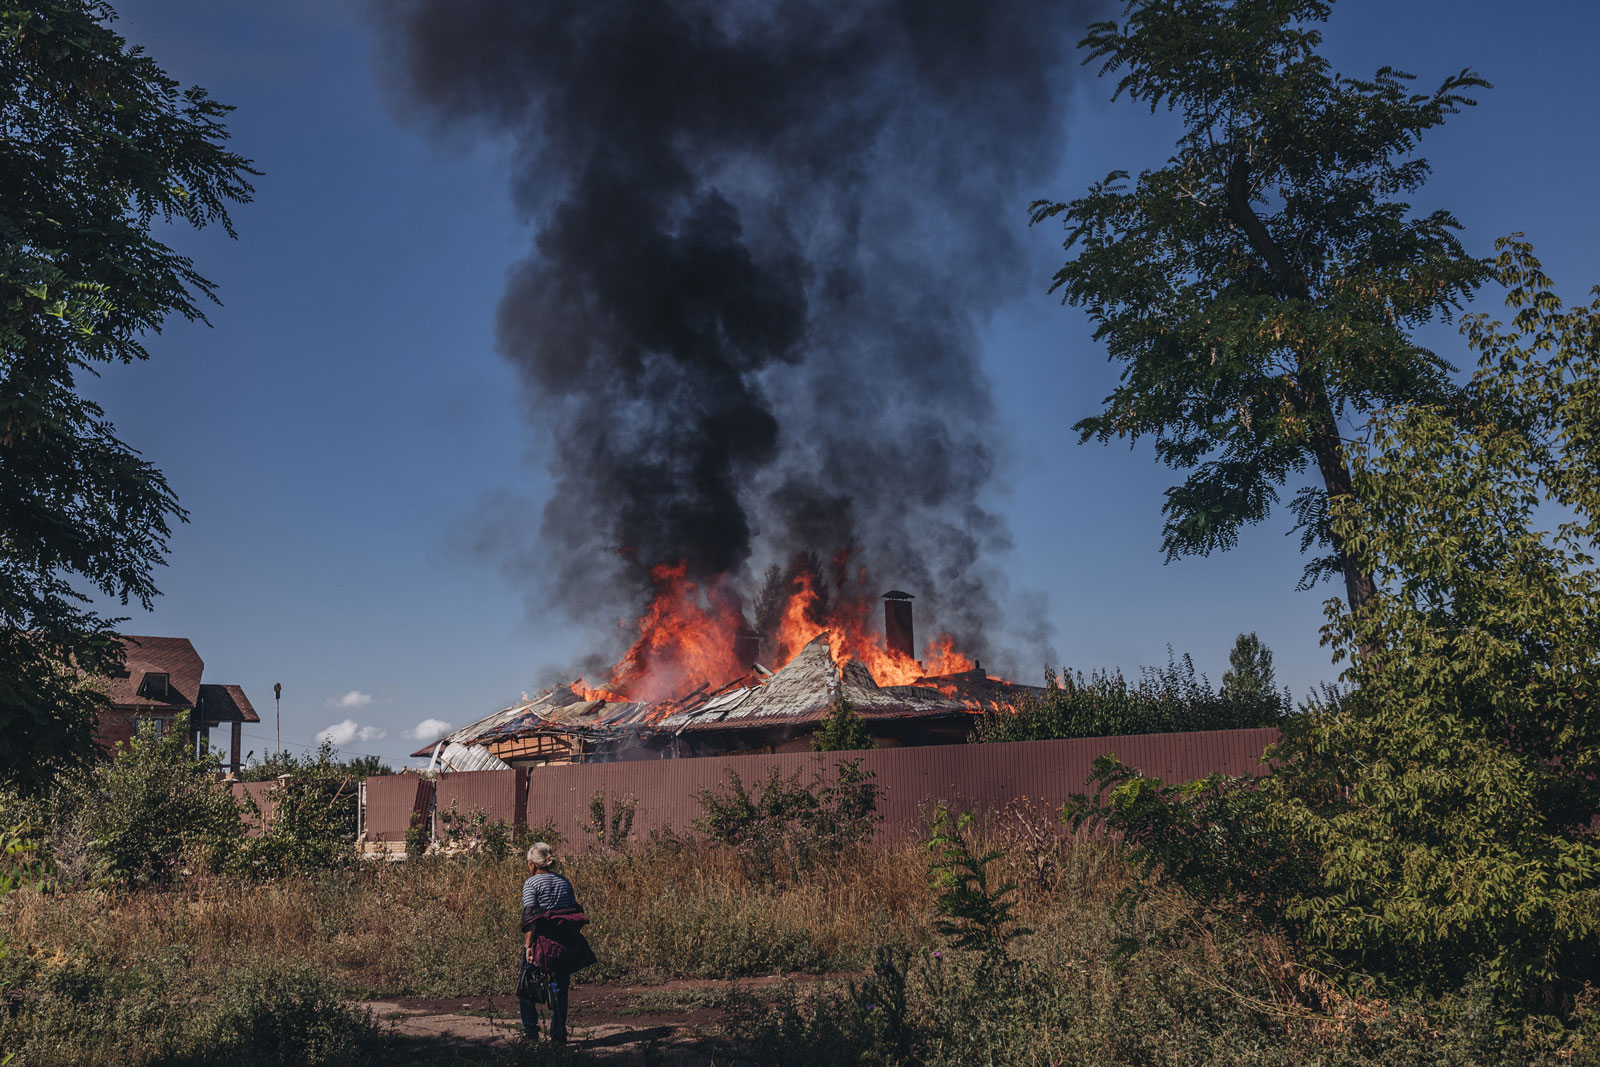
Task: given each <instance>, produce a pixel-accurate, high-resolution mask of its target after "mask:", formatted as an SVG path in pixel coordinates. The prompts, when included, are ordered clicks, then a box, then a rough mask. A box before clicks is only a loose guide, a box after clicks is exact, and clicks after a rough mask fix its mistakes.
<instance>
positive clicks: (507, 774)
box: [434, 770, 528, 829]
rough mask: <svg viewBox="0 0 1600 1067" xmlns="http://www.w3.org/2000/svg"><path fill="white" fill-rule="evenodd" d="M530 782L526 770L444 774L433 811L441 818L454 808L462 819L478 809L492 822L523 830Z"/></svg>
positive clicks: (441, 776)
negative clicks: (497, 821) (495, 821)
mask: <svg viewBox="0 0 1600 1067" xmlns="http://www.w3.org/2000/svg"><path fill="white" fill-rule="evenodd" d="M527 780H528V772H527V771H526V770H515V771H456V772H453V773H450V774H441V775H440V776H439V783H438V791H437V792H436V793H435V794H434V810H435V812H436V813H437V814H438V815H443V814H444V813H445V812H447V811H449V810H450V806H451V805H452V804H454V805H455V810H456V811H457V813H459V814H461V815H466V814H468V813H469V812H471V811H473V810H474V809H476V810H478V811H481V812H483V813H484V814H485V815H487V816H488V817H489V818H490V820H491V821H492V820H495V819H498V820H500V821H501V822H504V823H506V824H507V825H508V826H521V825H522V816H523V813H524V812H525V811H526V810H527V808H526V806H525V797H526V795H527V794H526V790H527ZM441 829H442V828H441Z"/></svg>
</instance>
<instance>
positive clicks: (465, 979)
mask: <svg viewBox="0 0 1600 1067" xmlns="http://www.w3.org/2000/svg"><path fill="white" fill-rule="evenodd" d="M1068 854H1070V855H1072V856H1077V857H1081V858H1079V859H1076V860H1073V861H1071V863H1070V864H1069V867H1070V871H1069V872H1068V873H1064V874H1063V875H1062V877H1061V879H1060V883H1061V884H1060V885H1059V886H1053V887H1050V888H1048V889H1047V888H1044V887H1038V886H1037V885H1036V884H1035V883H1032V882H1030V885H1033V886H1034V888H1033V890H1032V893H1033V896H1032V897H1031V898H1029V899H1028V900H1027V901H1025V906H1034V907H1051V906H1054V904H1055V900H1054V898H1056V897H1060V898H1061V899H1063V900H1064V899H1066V898H1067V896H1070V895H1072V894H1078V895H1082V894H1083V893H1084V892H1089V893H1094V894H1098V893H1100V892H1101V891H1102V890H1101V889H1100V888H1098V887H1097V886H1096V885H1095V884H1094V883H1095V882H1096V880H1097V879H1098V880H1102V881H1103V880H1104V879H1105V877H1106V874H1107V872H1109V871H1113V870H1120V868H1119V867H1117V866H1116V864H1115V862H1114V861H1113V860H1111V859H1110V857H1109V855H1108V854H1107V853H1106V849H1105V848H1104V846H1098V845H1082V846H1078V847H1076V848H1074V849H1070V850H1069V853H1068ZM1018 862H1025V861H1024V860H1021V859H1020V858H1019V861H1018ZM564 870H565V873H566V874H567V876H568V877H569V878H571V879H572V882H573V884H574V886H575V887H576V888H577V891H578V896H579V899H580V901H582V903H583V904H584V906H585V907H586V908H587V909H588V912H589V914H590V916H591V917H592V919H593V923H592V925H591V926H590V927H589V929H588V934H589V936H590V940H591V942H592V943H593V944H594V947H595V951H596V954H597V955H598V956H599V957H600V963H599V964H598V965H597V966H596V967H594V968H592V969H591V970H590V971H588V972H585V974H584V975H583V978H584V979H586V980H589V981H600V980H609V981H631V982H653V981H659V980H662V979H667V978H676V977H696V978H731V977H745V976H751V975H760V974H775V973H782V972H789V971H801V972H810V973H824V972H829V971H851V970H859V969H861V968H863V967H865V966H867V964H868V962H869V961H870V957H871V946H872V945H873V944H874V943H876V942H878V941H881V940H883V939H884V938H886V937H888V936H890V935H891V934H893V935H894V936H895V937H897V938H899V939H901V940H906V941H908V942H910V943H915V944H922V943H928V942H929V941H930V940H931V938H932V933H931V927H930V925H929V918H928V915H929V910H930V898H929V890H928V886H927V861H926V857H925V855H924V854H923V853H922V852H921V850H920V849H917V848H915V847H907V848H903V849H899V850H894V851H882V850H863V851H861V852H857V853H848V854H845V855H844V856H842V857H840V858H839V859H838V860H837V861H836V862H831V863H827V864H823V865H819V866H815V867H812V868H810V869H808V870H801V871H786V872H782V873H781V874H780V875H779V876H777V877H775V878H773V879H771V880H755V879H753V878H752V876H751V875H750V874H749V873H747V870H746V869H745V867H744V865H742V864H741V863H740V861H739V859H738V857H737V856H736V855H734V854H733V853H731V852H730V851H729V850H725V849H717V848H713V847H710V846H705V845H692V844H691V845H687V846H684V847H681V848H677V849H671V850H667V849H662V850H645V851H640V852H635V853H630V854H624V855H620V856H617V855H603V854H588V855H578V856H574V857H569V858H567V859H566V860H565V864H564ZM1073 872H1075V873H1073ZM526 876H527V868H526V867H525V866H524V865H523V864H522V863H521V862H520V861H518V860H514V859H507V860H498V861H496V860H482V859H477V860H469V861H460V860H453V859H445V858H428V859H425V860H422V861H413V862H407V863H401V864H370V865H366V866H363V867H360V868H357V869H354V870H336V871H329V872H323V873H320V874H314V875H306V876H295V877H284V878H279V879H276V880H272V881H268V882H265V883H255V884H252V883H247V882H243V881H240V880H236V879H229V878H209V879H197V880H191V881H189V882H187V883H184V884H183V885H181V886H178V887H174V888H171V889H167V890H143V891H138V892H105V891H95V890H87V891H81V892H77V893H71V894H63V895H46V894H39V893H31V892H25V893H21V894H17V895H14V896H13V897H11V898H8V899H7V900H6V901H5V902H4V904H3V905H0V909H3V910H0V917H3V920H4V922H5V925H6V928H7V930H8V932H9V936H10V938H11V940H12V942H13V943H14V944H18V945H23V946H31V947H32V950H33V951H35V952H39V953H44V954H46V955H54V954H58V953H60V954H66V955H67V956H92V957H94V958H96V959H98V960H102V961H104V962H106V963H107V964H109V965H112V966H129V965H132V964H134V963H137V962H138V961H140V960H143V959H147V958H149V957H150V956H151V955H153V954H157V953H160V952H163V951H169V950H172V949H174V948H177V949H180V950H181V951H183V952H186V953H190V954H192V955H193V956H195V957H196V958H199V959H224V958H226V959H230V960H244V959H251V958H262V959H295V960H299V961H302V962H305V963H307V964H310V965H313V966H316V967H317V968H318V969H319V970H320V971H321V972H322V973H324V974H326V975H328V976H329V977H330V978H331V979H332V980H333V981H335V982H337V983H338V984H339V985H340V986H341V987H342V988H344V989H346V990H348V991H350V992H352V993H359V994H364V995H385V994H432V995H455V994H473V993H484V992H490V991H493V992H503V991H504V988H505V986H506V984H507V981H508V979H507V975H508V974H511V973H512V969H513V968H514V966H515V961H516V956H517V952H518V950H519V946H520V945H521V936H520V934H519V933H518V923H519V920H520V912H521V900H520V893H521V887H522V881H523V879H524V878H525V877H526ZM1069 882H1070V883H1072V884H1071V886H1070V887H1069V886H1068V885H1067V883H1069ZM1057 890H1060V892H1057ZM1062 894H1066V896H1063V895H1062ZM1047 898H1048V899H1047Z"/></svg>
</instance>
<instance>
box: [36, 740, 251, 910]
mask: <svg viewBox="0 0 1600 1067" xmlns="http://www.w3.org/2000/svg"><path fill="white" fill-rule="evenodd" d="M63 801H64V802H66V803H69V804H70V803H78V804H82V805H83V806H84V807H85V808H86V809H87V818H88V819H89V821H90V823H91V825H92V826H93V827H94V832H95V846H94V847H95V850H96V851H97V852H98V853H99V854H100V856H101V857H102V858H103V859H104V860H105V862H106V864H107V865H108V868H109V871H110V873H111V874H112V876H114V877H115V878H117V879H118V880H120V881H124V882H131V883H136V884H139V883H150V882H155V883H160V882H166V881H170V880H172V879H173V878H175V877H177V876H179V875H181V874H188V873H199V872H200V871H206V870H218V869H221V868H222V867H223V866H224V865H226V864H227V863H228V862H229V861H231V860H232V859H233V857H234V855H235V853H236V852H237V850H238V847H239V843H240V840H241V837H242V834H243V830H242V824H241V822H240V811H239V805H238V804H237V803H235V802H234V799H233V794H232V792H231V791H230V790H229V789H228V787H227V786H226V785H225V784H223V783H222V782H220V781H218V779H217V776H216V772H215V770H214V769H213V768H212V767H211V765H210V763H209V762H208V761H207V760H204V759H201V758H198V757H196V756H195V754H194V750H193V748H191V747H190V744H189V738H188V724H187V719H186V717H185V716H183V715H179V716H178V717H177V718H176V719H175V720H174V721H173V723H172V725H171V726H170V727H168V728H167V729H165V730H162V731H160V732H158V731H157V730H156V729H155V724H154V723H151V722H142V723H140V724H139V729H138V732H137V733H136V734H135V735H134V737H133V738H132V739H131V740H130V741H129V742H128V743H127V744H126V745H123V746H119V747H118V749H117V751H116V753H115V755H114V756H113V757H112V758H111V759H110V760H107V761H106V762H104V763H102V764H100V765H99V766H98V767H97V768H95V770H94V773H93V775H92V776H91V778H90V779H89V783H88V789H87V792H86V793H85V794H82V795H80V796H78V797H76V798H72V797H67V798H63Z"/></svg>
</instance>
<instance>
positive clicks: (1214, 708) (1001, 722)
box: [972, 648, 1288, 741]
mask: <svg viewBox="0 0 1600 1067" xmlns="http://www.w3.org/2000/svg"><path fill="white" fill-rule="evenodd" d="M1262 651H1263V652H1265V653H1266V654H1267V656H1268V657H1269V659H1268V663H1269V664H1270V662H1271V661H1270V656H1271V653H1270V652H1267V651H1266V649H1265V648H1262ZM1269 680H1270V674H1269ZM1269 695H1270V696H1271V699H1262V698H1257V697H1256V696H1255V695H1254V694H1246V693H1244V692H1242V691H1241V690H1239V689H1238V688H1234V689H1232V690H1230V689H1228V687H1227V685H1226V683H1224V691H1223V692H1222V693H1218V692H1216V691H1215V690H1213V689H1212V688H1211V683H1210V682H1209V681H1208V680H1207V679H1206V677H1205V676H1204V675H1199V674H1196V673H1195V669H1194V661H1193V660H1191V659H1190V658H1189V657H1188V656H1187V655H1185V656H1184V657H1183V658H1182V659H1173V658H1172V656H1171V653H1170V652H1169V653H1168V659H1167V666H1166V667H1165V668H1163V669H1160V670H1157V669H1155V668H1150V667H1147V668H1145V669H1144V670H1143V671H1142V672H1141V673H1140V678H1139V684H1138V685H1134V686H1130V685H1129V684H1128V682H1127V680H1126V679H1124V678H1123V677H1122V675H1121V674H1115V675H1111V674H1105V673H1103V672H1096V673H1095V674H1092V675H1088V676H1085V675H1084V674H1082V673H1081V672H1079V673H1078V674H1075V675H1074V674H1072V673H1069V672H1062V675H1061V677H1060V678H1059V680H1058V679H1057V677H1056V674H1055V672H1054V671H1049V672H1047V673H1046V676H1045V691H1044V693H1043V694H1042V695H1038V696H1035V695H1033V694H1031V693H1030V694H1026V695H1024V696H1022V697H1021V698H1019V699H1018V700H1017V702H1016V703H1015V705H1013V706H1012V707H1007V708H997V709H990V710H988V711H985V712H984V713H983V714H982V715H981V716H979V718H978V721H977V725H976V726H975V727H974V729H973V732H972V740H974V741H1048V740H1053V739H1055V738H1062V737H1115V736H1119V735H1123V734H1160V733H1181V732H1184V731H1189V730H1234V729H1242V728H1246V727H1251V726H1275V725H1277V724H1278V723H1279V722H1280V721H1281V720H1282V719H1283V717H1284V715H1285V714H1286V713H1287V711H1288V697H1287V696H1286V695H1277V694H1269Z"/></svg>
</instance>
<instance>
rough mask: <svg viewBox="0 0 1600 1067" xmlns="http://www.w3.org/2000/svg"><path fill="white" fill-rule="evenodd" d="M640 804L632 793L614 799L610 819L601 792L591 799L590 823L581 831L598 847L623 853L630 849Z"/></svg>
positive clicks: (548, 840) (584, 824)
mask: <svg viewBox="0 0 1600 1067" xmlns="http://www.w3.org/2000/svg"><path fill="white" fill-rule="evenodd" d="M638 804H639V800H638V798H637V797H635V796H634V795H633V794H632V793H628V794H625V795H623V796H620V797H613V798H612V799H611V813H610V816H609V817H608V816H607V814H606V794H605V790H600V791H598V792H596V793H595V794H594V795H593V796H592V797H590V798H589V821H588V822H586V823H583V824H582V825H581V826H580V829H582V830H583V832H584V833H586V834H588V835H589V836H590V837H592V838H594V843H595V844H596V845H597V846H598V847H600V848H602V849H604V850H606V851H608V852H621V851H622V850H623V849H625V848H627V847H628V838H629V837H631V836H632V835H633V814H634V809H635V808H637V807H638ZM543 840H544V841H545V842H546V843H547V844H549V845H551V846H552V847H553V846H554V845H555V842H554V841H551V840H550V839H549V838H543Z"/></svg>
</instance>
